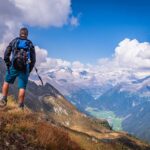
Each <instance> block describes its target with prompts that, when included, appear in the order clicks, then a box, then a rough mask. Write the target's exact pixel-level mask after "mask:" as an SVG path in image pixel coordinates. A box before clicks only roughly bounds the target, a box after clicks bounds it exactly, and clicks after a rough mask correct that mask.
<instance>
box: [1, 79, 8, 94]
mask: <svg viewBox="0 0 150 150" xmlns="http://www.w3.org/2000/svg"><path fill="white" fill-rule="evenodd" d="M8 90H9V83H7V82H4V84H3V87H2V93H3V96H4V97H7V95H8Z"/></svg>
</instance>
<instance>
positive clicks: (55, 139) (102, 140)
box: [0, 98, 150, 150]
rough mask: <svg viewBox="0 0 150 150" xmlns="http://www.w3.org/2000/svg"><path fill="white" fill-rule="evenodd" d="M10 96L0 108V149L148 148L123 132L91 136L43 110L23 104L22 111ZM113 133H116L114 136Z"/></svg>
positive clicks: (101, 149) (118, 149) (116, 149)
mask: <svg viewBox="0 0 150 150" xmlns="http://www.w3.org/2000/svg"><path fill="white" fill-rule="evenodd" d="M11 99H12V98H10V99H9V104H8V106H7V107H6V108H5V109H3V110H0V149H3V150H5V149H14V150H15V149H16V150H18V149H23V150H32V149H33V150H35V149H36V150H43V149H47V150H51V149H52V150H80V149H85V150H91V149H92V150H108V149H110V150H121V149H124V150H125V149H133V150H135V149H137V150H138V149H139V150H140V149H143V150H146V149H147V150H148V149H150V147H148V145H146V144H144V143H142V142H140V141H138V140H136V139H133V137H129V136H127V135H126V134H124V133H117V132H114V133H113V132H110V133H109V132H108V133H107V132H106V133H105V132H103V133H100V132H97V135H95V136H91V135H92V134H93V135H94V133H90V132H85V133H83V132H82V130H81V131H80V130H76V129H75V128H68V127H64V126H61V125H59V124H57V123H55V122H51V121H50V120H47V119H45V118H44V116H43V114H41V113H33V112H31V111H30V110H28V109H27V108H26V109H25V111H24V112H23V111H18V110H17V105H16V104H15V103H14V102H13V101H12V100H11ZM53 121H54V120H53ZM83 123H84V122H83ZM110 134H111V135H110ZM113 134H114V135H113ZM115 135H117V136H116V138H115ZM118 135H121V136H118ZM110 136H111V137H112V138H111V139H110V138H109V137H110Z"/></svg>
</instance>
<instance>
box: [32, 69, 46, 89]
mask: <svg viewBox="0 0 150 150" xmlns="http://www.w3.org/2000/svg"><path fill="white" fill-rule="evenodd" d="M34 68H35V71H36V73H37V76H38V78H39V79H40V81H41V83H42V86H43V85H44V84H43V81H42V78H41V77H40V75H39V74H38V70H37V68H36V67H34Z"/></svg>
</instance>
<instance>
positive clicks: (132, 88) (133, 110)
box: [91, 77, 150, 141]
mask: <svg viewBox="0 0 150 150" xmlns="http://www.w3.org/2000/svg"><path fill="white" fill-rule="evenodd" d="M149 84H150V78H149V77H146V78H144V79H141V80H137V81H134V82H133V83H132V84H131V85H127V84H122V85H118V86H115V87H114V88H112V89H110V90H108V91H107V92H105V93H104V94H103V95H101V96H100V97H99V98H98V99H97V101H96V102H95V101H94V102H93V103H92V104H91V106H92V107H96V108H99V109H101V110H107V111H113V112H114V113H115V114H116V115H117V116H118V117H121V118H123V122H122V127H123V130H125V131H127V132H129V133H131V134H133V135H136V136H137V137H139V138H141V139H144V140H146V141H150V130H149V129H150V123H149V121H148V120H149V116H150V111H149V110H150V90H149V88H148V86H149Z"/></svg>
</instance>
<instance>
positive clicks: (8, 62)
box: [4, 40, 15, 66]
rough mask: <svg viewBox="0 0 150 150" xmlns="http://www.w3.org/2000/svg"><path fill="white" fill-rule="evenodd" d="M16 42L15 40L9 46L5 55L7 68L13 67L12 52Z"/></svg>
mask: <svg viewBox="0 0 150 150" xmlns="http://www.w3.org/2000/svg"><path fill="white" fill-rule="evenodd" d="M14 42H15V40H13V41H11V42H10V43H9V45H8V46H7V48H6V50H5V53H4V61H5V63H6V65H7V66H10V65H11V61H10V55H11V52H12V47H13V44H14Z"/></svg>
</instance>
